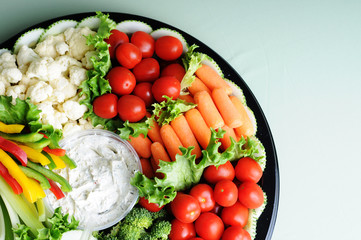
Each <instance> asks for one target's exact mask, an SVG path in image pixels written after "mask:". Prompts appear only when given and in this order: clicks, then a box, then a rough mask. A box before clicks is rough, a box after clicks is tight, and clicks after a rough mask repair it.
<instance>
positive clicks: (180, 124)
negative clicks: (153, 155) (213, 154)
mask: <svg viewBox="0 0 361 240" xmlns="http://www.w3.org/2000/svg"><path fill="white" fill-rule="evenodd" d="M170 125H171V126H172V128H173V129H174V132H175V133H176V134H177V136H178V138H179V139H180V141H181V142H182V144H183V146H184V147H186V148H188V147H190V146H193V147H194V149H193V150H192V154H195V155H196V158H199V157H201V156H202V151H201V148H200V147H199V145H198V142H197V140H196V138H195V137H194V135H193V132H192V130H191V128H190V127H189V125H188V122H187V120H186V118H185V117H184V115H180V116H178V117H177V118H176V119H174V120H173V121H172V122H171V123H170Z"/></svg>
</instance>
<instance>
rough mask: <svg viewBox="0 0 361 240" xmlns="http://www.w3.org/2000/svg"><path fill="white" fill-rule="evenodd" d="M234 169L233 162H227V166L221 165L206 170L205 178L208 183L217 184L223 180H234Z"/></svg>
mask: <svg viewBox="0 0 361 240" xmlns="http://www.w3.org/2000/svg"><path fill="white" fill-rule="evenodd" d="M234 175H235V173H234V168H233V165H232V163H231V162H229V161H227V162H226V163H225V164H222V165H220V166H219V167H218V168H217V167H215V166H209V167H207V168H206V170H204V174H203V176H204V178H205V179H206V181H207V182H209V183H212V184H215V183H217V182H219V181H221V180H231V181H232V180H233V179H234Z"/></svg>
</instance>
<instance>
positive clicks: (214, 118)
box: [194, 91, 224, 129]
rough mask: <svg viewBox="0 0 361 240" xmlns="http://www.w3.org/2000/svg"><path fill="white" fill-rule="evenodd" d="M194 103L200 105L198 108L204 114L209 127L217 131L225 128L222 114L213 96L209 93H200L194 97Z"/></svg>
mask: <svg viewBox="0 0 361 240" xmlns="http://www.w3.org/2000/svg"><path fill="white" fill-rule="evenodd" d="M194 102H195V103H196V104H197V105H198V106H197V108H198V110H199V112H200V113H201V114H202V117H203V118H204V120H205V121H206V123H207V125H208V127H211V128H214V129H217V128H220V127H223V125H224V121H223V118H222V116H221V114H220V113H219V112H218V109H217V107H216V105H215V104H214V102H213V100H212V97H211V95H209V93H208V92H207V91H200V92H197V93H196V94H195V95H194Z"/></svg>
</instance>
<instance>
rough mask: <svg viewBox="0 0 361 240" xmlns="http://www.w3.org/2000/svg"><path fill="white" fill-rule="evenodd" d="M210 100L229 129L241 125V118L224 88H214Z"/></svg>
mask: <svg viewBox="0 0 361 240" xmlns="http://www.w3.org/2000/svg"><path fill="white" fill-rule="evenodd" d="M212 99H213V101H214V103H215V104H216V106H217V109H218V111H219V112H220V113H221V116H222V118H223V120H224V123H225V124H226V125H228V127H230V128H236V127H240V126H241V125H242V116H241V113H240V112H239V111H237V108H236V107H235V106H234V105H233V103H232V101H231V99H230V98H229V96H228V95H227V92H226V89H225V88H215V89H213V91H212Z"/></svg>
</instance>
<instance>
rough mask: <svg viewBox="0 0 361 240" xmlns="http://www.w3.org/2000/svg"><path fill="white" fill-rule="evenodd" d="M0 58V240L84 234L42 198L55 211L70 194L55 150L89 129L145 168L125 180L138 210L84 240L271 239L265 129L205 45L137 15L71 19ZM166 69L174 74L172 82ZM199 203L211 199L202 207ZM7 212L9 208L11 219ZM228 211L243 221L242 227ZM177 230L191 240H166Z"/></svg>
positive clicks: (271, 163) (66, 162)
mask: <svg viewBox="0 0 361 240" xmlns="http://www.w3.org/2000/svg"><path fill="white" fill-rule="evenodd" d="M15 56H16V60H15ZM9 59H10V60H9ZM11 59H14V61H13V62H11V61H12V60H11ZM54 59H55V60H54ZM0 60H1V61H3V62H0V77H1V78H0V80H1V82H0V83H1V84H2V85H1V84H0V91H2V92H1V94H0V95H1V96H0V108H1V111H2V113H0V145H1V146H0V147H1V152H0V154H1V158H2V159H1V162H0V163H1V165H0V170H1V172H0V173H1V177H2V179H0V180H1V181H0V183H1V184H2V185H1V189H0V196H1V198H0V209H1V211H0V214H1V215H0V226H1V227H3V226H4V227H5V229H6V231H0V239H4V238H3V237H4V236H5V234H9V231H10V232H11V231H12V230H11V229H12V228H11V225H12V226H13V227H14V221H15V223H21V226H22V227H21V229H16V232H15V233H16V234H17V236H21V238H19V239H34V236H35V235H36V236H37V238H36V239H60V238H61V235H63V238H62V239H66V237H65V236H66V235H68V233H74V235H72V234H70V235H68V236H67V237H68V238H69V239H70V238H72V239H74V238H75V236H76V234H78V235H79V234H80V235H82V237H84V236H83V235H84V233H85V232H86V230H87V227H86V226H85V227H84V226H83V229H84V231H79V230H76V228H77V226H78V225H79V221H77V220H76V219H75V218H74V216H72V215H71V214H70V216H71V217H69V218H68V216H69V213H66V214H65V213H64V212H61V208H57V209H56V210H55V212H54V213H49V212H47V211H49V210H48V209H47V208H46V207H44V202H43V201H42V199H43V198H44V197H45V194H44V192H43V190H45V189H49V190H50V191H45V192H46V194H47V195H51V193H50V192H52V193H53V195H52V196H53V198H54V199H55V198H56V199H62V198H64V193H63V192H65V195H66V196H67V197H68V196H70V195H71V192H72V184H71V182H70V181H69V178H68V179H67V178H66V176H67V175H62V172H61V171H62V170H61V169H66V172H69V173H70V172H71V171H72V169H74V168H76V167H77V166H76V165H77V163H76V162H74V160H73V159H70V158H69V157H68V156H67V153H68V150H65V149H62V148H61V147H60V145H59V142H61V139H62V138H63V137H65V138H66V137H67V136H71V135H72V134H74V133H75V132H76V131H78V130H84V129H89V128H90V129H92V128H101V129H104V130H106V131H112V132H113V133H115V134H117V135H118V136H119V137H120V138H122V139H123V140H126V141H128V142H129V143H130V145H131V146H133V148H134V149H135V151H136V153H137V154H138V156H139V157H140V162H141V166H142V172H135V174H134V176H132V177H129V178H130V179H129V180H128V181H129V183H130V184H131V185H133V186H134V187H136V188H137V191H139V196H140V200H139V202H138V203H137V204H136V206H135V207H134V208H133V209H132V210H131V211H130V212H127V213H128V215H126V217H125V218H124V219H123V220H122V221H121V222H119V224H118V225H116V226H112V227H111V228H108V229H105V230H104V231H100V232H99V233H98V234H95V235H94V237H97V238H98V239H123V238H122V237H119V236H122V235H118V237H119V238H113V237H114V235H112V234H115V235H116V234H126V235H127V237H128V238H129V239H140V238H141V239H167V238H168V237H169V238H170V239H190V237H191V236H192V237H196V236H195V234H197V236H198V237H202V238H199V239H203V238H204V239H206V238H207V237H210V236H212V235H213V237H214V238H212V239H220V238H221V237H222V239H232V236H235V235H237V234H240V235H239V236H241V235H242V234H245V235H248V238H244V239H251V238H252V239H255V240H261V239H270V238H271V236H272V232H273V228H274V225H275V221H276V215H277V208H278V198H279V172H278V162H277V155H276V149H275V144H274V142H273V138H272V134H271V131H270V128H269V126H268V123H267V120H266V117H265V116H264V114H263V111H262V109H261V107H260V105H259V104H258V102H257V100H256V98H255V96H254V95H253V94H252V91H251V90H250V89H249V87H248V86H247V84H246V83H245V81H244V80H243V79H242V77H241V76H240V75H239V74H238V73H237V72H236V71H235V70H234V69H233V68H232V67H231V66H230V64H229V63H227V62H226V61H225V60H224V59H223V58H222V57H221V56H220V55H218V54H217V53H216V52H214V51H213V50H212V49H211V48H209V47H208V46H207V45H206V44H204V43H202V42H201V41H199V40H198V39H196V38H194V37H192V36H191V35H189V34H187V33H186V32H184V31H182V30H180V29H178V28H176V27H173V26H171V25H168V24H166V23H163V22H160V21H157V20H154V19H150V18H146V17H142V16H137V15H132V14H124V13H115V12H107V13H100V12H97V13H96V14H95V13H80V14H72V15H68V16H63V17H59V18H55V19H51V20H48V21H45V22H42V23H39V24H36V25H34V26H32V27H30V28H28V29H25V30H24V31H22V32H20V33H18V34H17V35H15V36H13V37H11V38H9V39H8V40H7V41H5V42H4V43H2V44H0ZM7 61H8V62H7ZM16 61H17V62H16ZM15 62H16V64H15ZM56 64H60V65H56ZM42 65H46V67H43V66H42ZM171 65H177V68H178V69H177V70H174V69H173V70H169V69H170V68H168V67H170V66H171ZM179 66H181V67H180V69H181V70H180V69H179ZM61 67H62V68H61ZM59 69H62V70H59ZM166 69H167V71H166ZM22 74H23V75H24V76H23V75H22ZM34 79H35V80H36V81H35V80H34ZM156 126H157V129H158V130H155V129H156ZM187 131H188V132H187ZM157 134H158V135H159V136H158V135H157ZM157 138H158V139H159V141H158V140H157ZM145 139H147V141H148V142H145ZM189 139H194V140H192V141H193V142H191V141H190V140H189ZM153 147H154V148H153ZM160 152H162V154H163V156H164V157H160V156H161V153H160ZM164 152H165V154H164ZM167 156H168V157H167ZM34 159H35V160H34ZM159 160H161V161H159ZM227 164H228V165H227ZM226 165H227V166H229V167H228V168H229V169H232V171H233V176H232V177H231V178H229V179H227V177H225V176H221V173H220V172H221V169H226V168H227V167H225V166H226ZM242 167H243V168H242ZM14 169H16V170H14ZM242 169H243V170H242ZM244 169H248V170H247V171H246V170H244ZM230 175H232V174H230ZM217 177H219V179H217ZM27 179H30V180H27ZM34 179H35V180H36V181H35V180H34ZM70 179H71V178H70ZM4 180H5V181H4ZM67 180H68V181H69V182H68V181H67ZM59 186H60V187H61V189H60V188H59ZM73 187H74V186H73ZM205 189H210V190H205ZM73 191H74V189H73ZM197 191H198V192H197ZM207 191H208V193H211V194H212V197H211V198H209V199H211V200H209V199H208V200H206V199H205V198H202V197H201V193H200V192H202V194H203V193H205V192H207ZM247 191H248V192H247ZM69 192H70V193H69ZM250 192H252V193H250ZM20 193H22V194H20ZM252 194H253V195H252ZM251 195H252V196H253V198H252V197H250V196H251ZM19 196H21V197H19ZM47 198H49V197H47ZM187 199H188V200H187ZM197 199H198V200H197ZM12 201H15V202H17V203H18V204H20V205H21V206H22V207H21V208H19V209H20V210H19V209H18V208H16V209H14V207H11V206H10V207H9V205H12V204H13V203H11V202H12ZM187 201H188V202H187ZM192 201H193V202H194V204H193V205H192V204H190V202H192ZM185 203H187V204H188V207H191V206H193V207H194V209H193V210H189V209H188V208H187V209H186V208H185V207H184V204H185ZM203 203H212V204H213V205H211V207H207V206H205V204H203ZM237 204H238V205H241V207H237V208H236V207H234V206H235V205H237ZM60 205H62V204H60ZM238 205H237V206H238ZM35 206H36V207H35ZM231 207H234V208H232V209H240V208H242V209H246V210H242V211H243V212H245V214H243V218H245V220H244V221H243V220H242V223H240V222H239V221H240V220H237V219H236V218H237V216H235V214H234V212H232V211H233V210H228V209H231ZM187 211H188V212H187ZM24 212H26V213H25V214H24ZM31 213H34V214H35V215H34V216H32V214H31ZM227 215H228V217H227ZM241 215H242V214H241ZM244 216H245V217H244ZM19 217H20V220H19ZM14 219H15V220H14ZM147 219H148V220H149V221H148V220H147ZM147 221H148V222H147ZM217 221H218V222H217ZM177 222H178V223H177ZM49 223H50V224H49ZM80 223H81V221H80ZM170 223H171V224H170ZM188 223H189V224H191V227H192V228H193V229H195V230H193V231H194V233H193V235H189V237H188V238H177V237H174V234H175V232H176V225H177V226H178V225H179V224H181V225H179V226H183V225H182V224H188ZM216 223H217V224H218V227H217V226H215V225H217V224H216ZM43 224H44V225H45V228H44V226H43ZM137 224H138V225H137ZM211 224H215V225H212V226H213V230H212V227H211V226H210V225H211ZM80 225H81V224H80ZM85 225H86V224H85ZM236 225H237V226H236ZM9 226H10V227H9ZM234 226H236V227H234ZM132 228H133V230H131V229H132ZM143 228H144V230H142V229H143ZM148 228H149V229H148ZM208 228H209V232H207V231H208V230H207V229H208ZM231 228H232V231H231V230H230V229H231ZM13 229H14V228H13ZM38 229H42V230H41V231H40V232H37V231H38ZM124 229H127V230H124ZM135 229H137V230H135ZM147 229H148V230H147ZM171 229H172V231H171ZM214 229H216V230H214ZM235 229H237V230H235ZM241 230H242V231H244V230H246V231H247V232H248V233H243V232H241ZM14 231H15V230H14ZM125 231H127V233H124V232H125ZM170 231H171V232H170ZM212 231H214V232H212ZM169 232H170V234H169ZM226 232H227V233H226ZM27 234H29V236H30V237H29V236H28V235H27ZM129 234H133V235H134V234H139V235H138V236H136V237H134V236H133V237H129V236H128V235H129ZM222 234H223V235H222ZM10 235H11V234H10ZM168 235H169V236H168ZM31 236H32V237H31ZM123 236H124V235H123ZM242 236H243V235H242ZM10 239H12V238H10ZM124 239H125V237H124ZM194 239H198V238H194Z"/></svg>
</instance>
